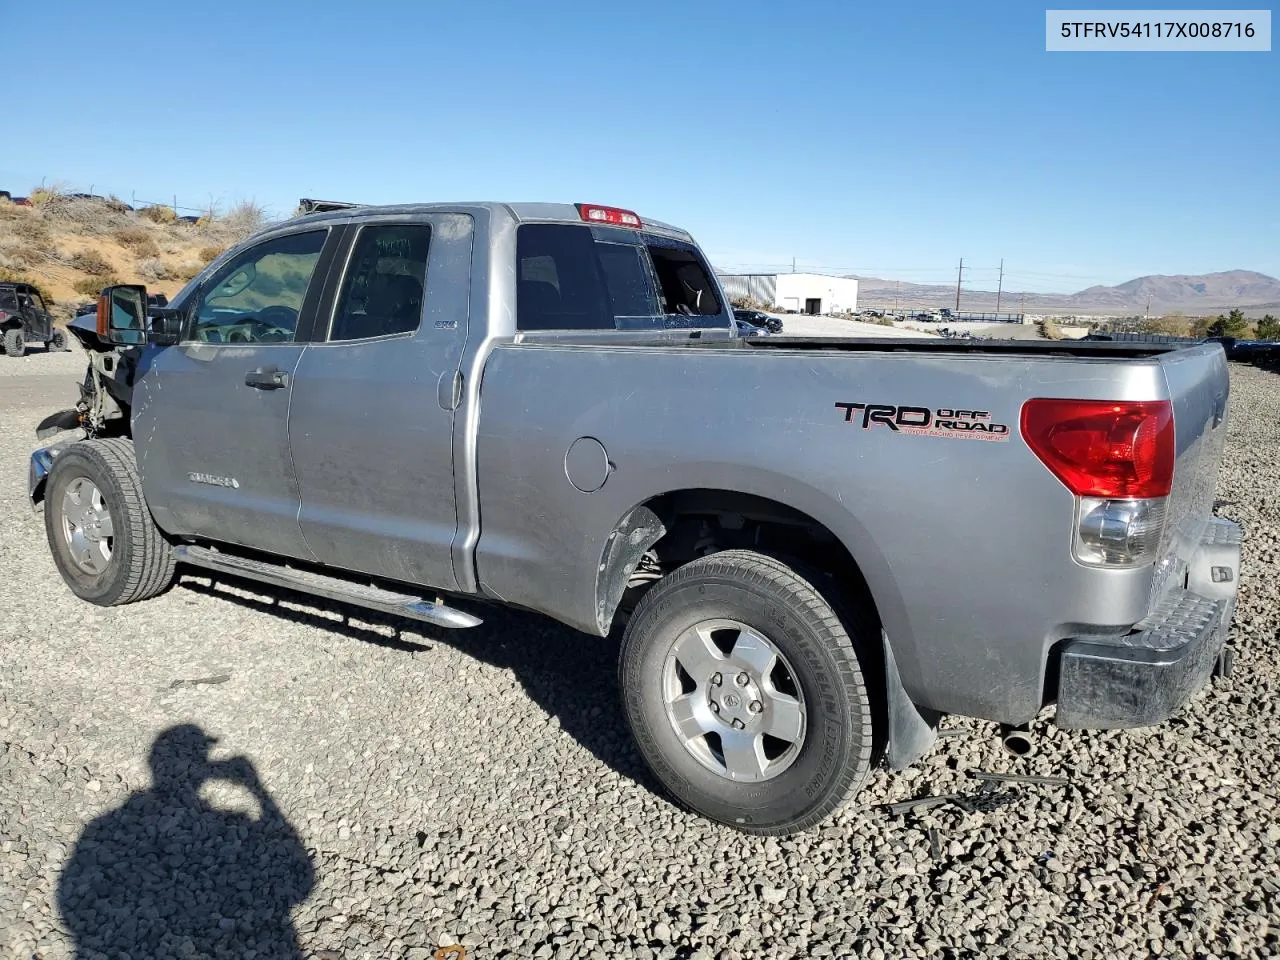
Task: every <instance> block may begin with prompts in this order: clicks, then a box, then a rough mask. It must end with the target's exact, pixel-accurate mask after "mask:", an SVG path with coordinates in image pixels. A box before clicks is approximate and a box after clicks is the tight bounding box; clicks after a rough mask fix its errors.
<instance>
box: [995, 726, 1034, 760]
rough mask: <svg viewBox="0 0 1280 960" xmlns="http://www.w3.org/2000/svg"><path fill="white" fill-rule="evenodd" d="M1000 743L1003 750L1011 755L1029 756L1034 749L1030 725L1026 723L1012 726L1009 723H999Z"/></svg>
mask: <svg viewBox="0 0 1280 960" xmlns="http://www.w3.org/2000/svg"><path fill="white" fill-rule="evenodd" d="M1000 743H1001V745H1002V746H1003V747H1004V752H1005V753H1007V754H1009V756H1011V757H1029V756H1031V754H1032V753H1033V752H1034V751H1035V741H1034V740H1032V739H1031V725H1030V724H1027V723H1022V724H1018V725H1017V726H1014V725H1013V724H1011V723H1002V724H1000Z"/></svg>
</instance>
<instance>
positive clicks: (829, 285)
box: [719, 273, 858, 314]
mask: <svg viewBox="0 0 1280 960" xmlns="http://www.w3.org/2000/svg"><path fill="white" fill-rule="evenodd" d="M719 276H720V285H721V286H722V287H724V292H725V294H726V295H727V296H728V297H729V299H730V300H737V299H738V298H740V297H751V298H752V299H753V300H757V301H759V302H760V303H763V304H764V305H765V307H766V308H768V307H777V308H778V309H779V310H792V311H794V312H796V313H813V314H817V313H856V312H857V310H858V281H857V280H854V279H852V278H848V277H828V276H826V275H825V274H821V273H722V274H720V275H719Z"/></svg>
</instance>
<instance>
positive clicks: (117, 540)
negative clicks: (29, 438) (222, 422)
mask: <svg viewBox="0 0 1280 960" xmlns="http://www.w3.org/2000/svg"><path fill="white" fill-rule="evenodd" d="M46 491H47V492H46V495H45V506H44V528H45V535H46V536H47V537H48V540H49V550H50V551H51V552H52V553H53V561H54V564H55V565H56V566H57V568H58V572H59V573H60V574H62V579H63V580H65V581H66V583H67V586H69V587H70V588H71V591H72V593H74V594H75V595H76V596H78V597H80V599H82V600H88V601H89V602H90V603H96V604H97V605H98V606H102V607H112V606H117V605H119V604H123V603H133V602H134V601H136V600H146V599H148V598H149V597H154V596H156V595H157V594H159V593H162V592H164V591H165V590H166V589H168V588H169V586H170V585H171V584H172V583H173V574H174V566H175V563H174V559H173V550H172V548H171V547H170V546H169V543H168V542H167V541H166V540H165V538H164V534H163V533H161V532H160V529H159V528H158V527H157V526H156V525H155V521H154V520H152V518H151V513H150V511H149V510H148V509H147V505H146V503H145V501H144V500H143V498H142V481H141V479H140V478H139V476H138V467H137V463H136V461H135V460H134V454H133V442H132V441H130V440H125V439H123V438H119V437H116V438H110V439H106V440H82V441H80V442H79V443H75V444H72V445H71V446H70V447H68V448H67V449H66V450H64V451H63V452H62V453H61V454H59V455H58V456H57V458H56V459H55V460H54V461H53V469H52V471H51V472H50V474H49V480H48V484H47V487H46ZM104 514H105V515H106V518H107V519H106V521H105V522H104V521H103V520H102V517H103V515H104ZM77 534H78V536H77ZM73 545H74V549H73Z"/></svg>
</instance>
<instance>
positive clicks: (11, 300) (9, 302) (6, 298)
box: [0, 287, 18, 313]
mask: <svg viewBox="0 0 1280 960" xmlns="http://www.w3.org/2000/svg"><path fill="white" fill-rule="evenodd" d="M0 310H7V311H8V312H10V313H17V312H18V292H17V291H16V290H15V289H14V288H13V287H0Z"/></svg>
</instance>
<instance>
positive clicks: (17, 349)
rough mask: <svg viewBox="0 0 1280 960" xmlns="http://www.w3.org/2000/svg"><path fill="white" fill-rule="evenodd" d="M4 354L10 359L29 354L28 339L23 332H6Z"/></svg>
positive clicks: (12, 330) (15, 330) (11, 330)
mask: <svg viewBox="0 0 1280 960" xmlns="http://www.w3.org/2000/svg"><path fill="white" fill-rule="evenodd" d="M4 352H5V354H6V355H8V356H10V357H20V356H22V355H23V354H24V353H26V352H27V338H26V337H25V336H24V335H23V333H22V331H21V330H18V329H16V328H15V329H10V330H6V331H5V332H4Z"/></svg>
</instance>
